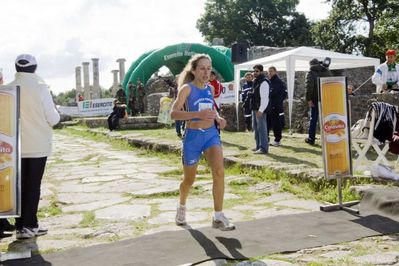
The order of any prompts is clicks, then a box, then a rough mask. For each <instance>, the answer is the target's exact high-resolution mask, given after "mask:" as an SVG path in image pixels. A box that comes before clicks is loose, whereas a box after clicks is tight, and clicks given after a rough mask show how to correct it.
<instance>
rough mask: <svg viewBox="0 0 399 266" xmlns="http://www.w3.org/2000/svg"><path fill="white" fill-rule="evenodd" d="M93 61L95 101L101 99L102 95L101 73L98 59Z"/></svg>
mask: <svg viewBox="0 0 399 266" xmlns="http://www.w3.org/2000/svg"><path fill="white" fill-rule="evenodd" d="M91 60H92V61H93V88H92V93H93V99H99V98H100V95H101V89H100V73H99V71H98V60H99V59H98V58H92V59H91Z"/></svg>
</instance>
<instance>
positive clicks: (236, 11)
mask: <svg viewBox="0 0 399 266" xmlns="http://www.w3.org/2000/svg"><path fill="white" fill-rule="evenodd" d="M298 3H299V0H279V1H275V0H240V1H238V0H207V1H206V3H205V13H204V14H203V15H202V16H201V17H200V18H199V19H198V20H197V28H198V29H199V31H200V32H201V33H202V35H203V36H204V38H205V41H207V42H209V43H210V42H211V41H212V40H213V39H214V38H222V39H223V40H224V43H225V44H226V45H228V46H230V45H231V44H232V43H234V42H236V41H243V40H246V41H248V43H249V44H250V45H268V46H289V45H311V44H312V39H311V33H310V26H311V25H310V23H309V21H308V20H307V19H306V17H305V16H304V15H303V14H299V13H297V12H296V11H295V7H296V5H297V4H298Z"/></svg>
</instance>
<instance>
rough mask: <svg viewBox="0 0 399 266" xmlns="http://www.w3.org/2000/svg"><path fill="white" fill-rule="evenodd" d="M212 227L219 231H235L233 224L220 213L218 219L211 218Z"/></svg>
mask: <svg viewBox="0 0 399 266" xmlns="http://www.w3.org/2000/svg"><path fill="white" fill-rule="evenodd" d="M212 227H213V228H216V229H220V230H222V231H230V230H234V229H236V226H235V225H234V224H233V223H230V221H229V219H228V218H227V217H226V216H224V214H223V213H222V214H221V215H220V217H219V219H216V218H215V217H214V218H213V221H212Z"/></svg>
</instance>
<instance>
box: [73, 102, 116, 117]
mask: <svg viewBox="0 0 399 266" xmlns="http://www.w3.org/2000/svg"><path fill="white" fill-rule="evenodd" d="M113 101H114V98H104V99H95V100H87V101H81V102H78V109H79V115H80V116H107V115H109V114H110V113H111V112H112V107H113Z"/></svg>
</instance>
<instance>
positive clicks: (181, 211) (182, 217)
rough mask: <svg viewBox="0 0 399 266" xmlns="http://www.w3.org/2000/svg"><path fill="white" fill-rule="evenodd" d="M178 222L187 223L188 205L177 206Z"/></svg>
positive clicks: (180, 223)
mask: <svg viewBox="0 0 399 266" xmlns="http://www.w3.org/2000/svg"><path fill="white" fill-rule="evenodd" d="M175 221H176V224H177V225H186V224H187V222H186V207H181V206H178V207H177V212H176V219H175Z"/></svg>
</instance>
